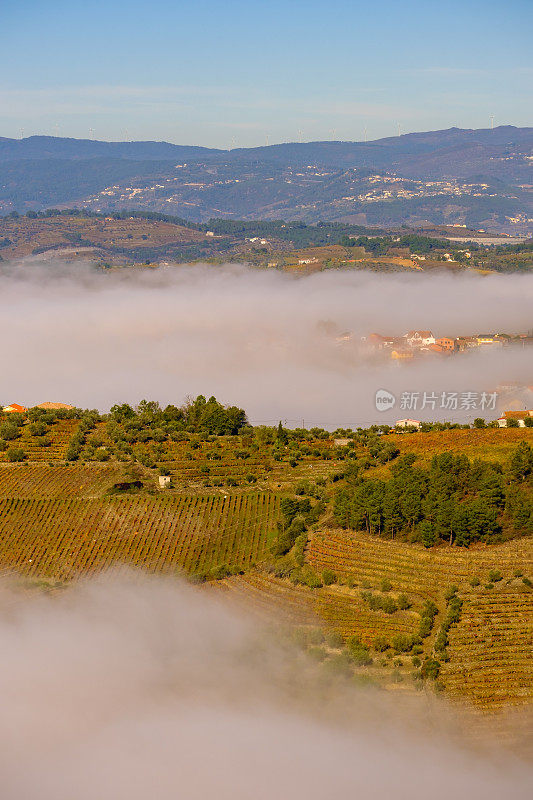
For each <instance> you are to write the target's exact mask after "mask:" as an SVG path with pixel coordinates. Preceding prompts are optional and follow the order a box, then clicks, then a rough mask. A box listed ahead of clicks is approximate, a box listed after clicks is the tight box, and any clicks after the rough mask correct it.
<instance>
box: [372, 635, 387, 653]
mask: <svg viewBox="0 0 533 800" xmlns="http://www.w3.org/2000/svg"><path fill="white" fill-rule="evenodd" d="M373 647H374V650H377V652H378V653H384V652H385V650H388V649H389V647H390V645H389V643H388V641H387V639H386V638H385V637H384V636H376V638H375V639H374V642H373Z"/></svg>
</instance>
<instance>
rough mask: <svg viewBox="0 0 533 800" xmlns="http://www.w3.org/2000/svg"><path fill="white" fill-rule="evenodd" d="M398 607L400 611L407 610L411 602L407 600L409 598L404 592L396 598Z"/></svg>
mask: <svg viewBox="0 0 533 800" xmlns="http://www.w3.org/2000/svg"><path fill="white" fill-rule="evenodd" d="M397 603H398V608H399V609H400V611H407V609H408V608H411V603H410V602H409V598H408V597H407V595H406V594H403V593H402V594H401V595H399V597H398V600H397Z"/></svg>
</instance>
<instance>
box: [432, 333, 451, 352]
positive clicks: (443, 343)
mask: <svg viewBox="0 0 533 800" xmlns="http://www.w3.org/2000/svg"><path fill="white" fill-rule="evenodd" d="M435 344H438V345H439V347H442V349H443V350H450V351H452V350H455V339H450V337H449V336H440V337H439V338H438V339H435Z"/></svg>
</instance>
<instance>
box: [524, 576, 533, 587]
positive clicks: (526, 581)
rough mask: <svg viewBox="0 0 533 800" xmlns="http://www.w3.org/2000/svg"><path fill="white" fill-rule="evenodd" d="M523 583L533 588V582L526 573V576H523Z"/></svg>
mask: <svg viewBox="0 0 533 800" xmlns="http://www.w3.org/2000/svg"><path fill="white" fill-rule="evenodd" d="M522 583H523V584H524V586H527V587H528V589H531V586H533V584H532V583H531V581H530V580H529V578H527V577H526V576H525V575H524V577H523V578H522Z"/></svg>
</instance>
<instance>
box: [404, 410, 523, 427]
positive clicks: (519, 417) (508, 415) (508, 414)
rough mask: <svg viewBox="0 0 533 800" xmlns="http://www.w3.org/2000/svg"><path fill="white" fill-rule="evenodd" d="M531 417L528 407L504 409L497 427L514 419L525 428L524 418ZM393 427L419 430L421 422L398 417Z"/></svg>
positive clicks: (507, 425) (505, 425)
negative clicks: (523, 409) (524, 409)
mask: <svg viewBox="0 0 533 800" xmlns="http://www.w3.org/2000/svg"><path fill="white" fill-rule="evenodd" d="M528 419H532V420H533V410H531V409H529V410H526V411H504V413H503V414H502V416H501V417H498V419H497V420H496V422H497V423H498V427H499V428H507V427H511V426H513V423H512V422H511V424H510V425H509V420H516V425H514V427H517V426H518V427H519V428H527V427H529V425H530V424H531V423H529V425H528V423H527V422H526V420H528ZM394 427H395V428H402V429H408V430H417V431H419V430H420V428H421V427H422V422H421V421H420V420H419V419H399V420H398V421H397V422H396V424H395V426H394Z"/></svg>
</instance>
